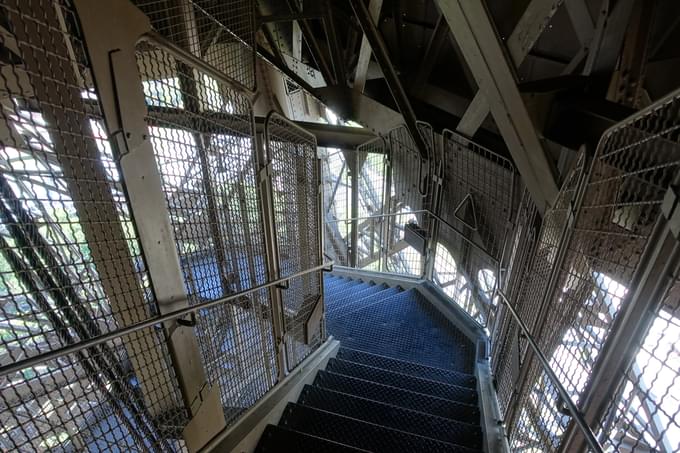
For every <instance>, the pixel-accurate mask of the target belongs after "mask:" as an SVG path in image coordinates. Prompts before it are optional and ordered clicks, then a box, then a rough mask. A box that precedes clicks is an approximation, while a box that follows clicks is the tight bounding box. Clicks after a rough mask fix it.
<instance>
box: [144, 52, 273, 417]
mask: <svg viewBox="0 0 680 453" xmlns="http://www.w3.org/2000/svg"><path fill="white" fill-rule="evenodd" d="M137 62H138V68H139V72H140V75H141V78H142V85H143V89H144V94H145V98H146V103H147V109H148V114H147V123H148V126H149V136H150V140H151V143H152V146H153V149H154V154H155V156H156V163H157V167H158V172H159V173H160V175H161V179H162V183H163V192H164V193H165V197H166V201H167V206H168V211H169V213H170V220H171V223H172V226H173V229H174V233H175V240H176V242H177V252H178V255H179V257H180V262H181V265H182V270H183V273H184V278H185V287H186V289H187V293H188V295H189V299H190V303H191V304H197V303H201V302H205V301H210V300H215V299H219V298H221V297H224V296H226V295H229V294H232V293H235V292H239V291H243V290H245V289H249V288H252V287H253V286H256V285H261V284H263V283H265V282H266V281H267V269H266V261H265V257H264V231H263V223H262V217H261V213H262V210H261V207H260V198H259V194H258V188H257V181H256V178H255V174H256V166H257V165H256V157H255V145H254V139H253V133H254V126H253V118H252V108H251V105H250V103H249V101H248V99H247V98H246V97H244V95H243V94H241V93H238V92H236V91H234V90H232V89H230V88H229V86H227V85H226V84H225V83H223V82H222V81H219V80H216V79H214V78H212V77H210V76H209V75H207V74H205V73H203V72H201V71H199V70H197V69H196V68H193V67H191V66H188V65H187V64H185V63H182V62H180V61H178V60H177V59H176V58H174V57H173V56H172V55H170V54H169V53H167V52H166V51H164V50H162V49H160V48H158V47H156V46H155V45H153V44H151V43H149V42H144V43H142V44H140V45H139V46H138V49H137ZM271 319H272V309H271V305H270V301H269V297H268V293H267V291H266V290H261V291H258V292H256V293H254V294H253V295H252V296H251V297H245V298H243V299H242V300H240V301H237V303H234V304H224V305H219V306H217V307H214V308H210V309H206V310H201V311H200V312H199V314H198V316H197V328H196V329H195V331H196V334H197V337H198V340H199V345H200V347H201V352H202V355H203V361H204V363H205V364H206V371H207V374H208V377H209V379H210V380H211V381H212V382H216V383H218V384H219V386H220V389H221V392H222V403H223V405H224V407H225V415H226V417H227V422H228V423H229V422H231V421H233V420H234V419H235V418H236V417H237V416H238V415H239V413H240V412H242V411H244V410H245V409H246V408H248V407H250V406H251V405H252V404H253V403H254V402H255V401H257V399H259V398H260V397H261V396H262V395H263V394H264V393H265V392H266V391H267V390H268V389H269V388H271V387H272V386H273V384H274V383H275V381H276V371H275V351H274V344H273V338H272V325H271Z"/></svg>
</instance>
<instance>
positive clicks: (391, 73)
mask: <svg viewBox="0 0 680 453" xmlns="http://www.w3.org/2000/svg"><path fill="white" fill-rule="evenodd" d="M350 4H351V6H352V9H353V10H354V15H355V16H356V17H357V19H358V20H359V25H361V29H362V30H363V31H364V35H366V39H368V42H369V43H370V45H371V49H372V50H373V55H374V56H375V59H376V60H377V61H378V64H379V65H380V69H382V72H383V74H384V75H385V81H386V82H387V86H388V87H389V89H390V92H391V93H392V97H393V98H394V101H395V103H396V104H397V108H398V109H399V111H400V112H401V114H402V115H403V116H404V122H405V124H406V127H407V128H408V130H409V133H410V134H411V137H412V138H413V141H414V142H415V144H416V148H418V151H419V152H420V155H421V156H422V157H423V158H424V159H427V158H428V152H427V146H426V145H425V141H424V140H423V138H422V137H421V135H420V132H419V131H418V125H417V118H416V114H415V112H414V111H413V107H412V106H411V102H410V101H409V99H408V96H407V95H406V91H404V87H403V86H402V85H401V81H400V80H399V76H398V75H397V72H396V70H395V69H394V66H393V65H392V62H391V61H390V57H389V52H388V50H387V46H386V45H385V42H384V41H383V39H382V36H380V32H379V31H378V29H377V28H376V26H375V23H374V22H373V20H372V19H371V13H370V12H369V10H368V8H367V7H366V5H365V4H364V2H363V1H362V0H350Z"/></svg>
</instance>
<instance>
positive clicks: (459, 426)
mask: <svg viewBox="0 0 680 453" xmlns="http://www.w3.org/2000/svg"><path fill="white" fill-rule="evenodd" d="M324 291H325V297H326V307H327V308H326V316H327V318H326V322H327V330H328V333H329V334H330V335H333V336H334V337H335V338H337V339H339V340H340V342H341V348H340V350H339V351H338V353H337V356H336V357H335V358H332V359H330V360H329V362H328V364H327V366H326V369H325V370H321V371H319V372H318V373H317V375H316V378H315V380H314V382H313V384H312V385H306V386H305V387H304V389H303V390H302V392H301V394H300V397H299V398H298V401H297V402H296V403H289V404H288V405H287V407H286V409H285V410H284V412H283V415H282V417H281V420H280V421H279V423H278V425H276V426H274V425H269V426H267V428H266V429H265V431H264V433H263V434H262V437H261V439H260V442H259V444H258V448H257V451H258V452H260V453H265V452H274V451H276V452H282V451H319V452H320V451H324V452H352V451H374V452H381V451H385V452H397V451H404V452H416V451H423V452H425V451H427V452H439V451H442V452H444V451H446V452H451V451H456V452H475V451H482V448H483V442H482V430H481V427H480V422H481V415H480V409H479V406H478V404H479V402H478V394H477V379H476V377H475V375H474V374H472V373H473V372H474V371H473V370H474V364H475V357H474V352H475V349H474V345H473V344H472V342H471V341H470V340H469V339H467V338H466V337H465V336H464V335H463V334H462V333H461V332H460V331H459V330H458V329H456V328H455V327H454V326H452V325H451V324H450V323H449V322H448V320H447V319H446V318H445V317H444V316H443V315H442V314H441V313H440V312H438V311H437V310H436V309H435V308H434V307H433V306H432V305H431V304H430V303H429V302H428V301H427V300H425V297H424V296H423V295H422V294H421V293H420V292H419V291H418V290H417V289H414V288H412V289H408V290H405V289H403V288H401V287H399V286H390V285H388V284H385V283H374V282H372V281H369V280H368V279H366V280H365V281H364V280H362V279H359V278H348V277H339V276H327V277H326V278H325V280H324Z"/></svg>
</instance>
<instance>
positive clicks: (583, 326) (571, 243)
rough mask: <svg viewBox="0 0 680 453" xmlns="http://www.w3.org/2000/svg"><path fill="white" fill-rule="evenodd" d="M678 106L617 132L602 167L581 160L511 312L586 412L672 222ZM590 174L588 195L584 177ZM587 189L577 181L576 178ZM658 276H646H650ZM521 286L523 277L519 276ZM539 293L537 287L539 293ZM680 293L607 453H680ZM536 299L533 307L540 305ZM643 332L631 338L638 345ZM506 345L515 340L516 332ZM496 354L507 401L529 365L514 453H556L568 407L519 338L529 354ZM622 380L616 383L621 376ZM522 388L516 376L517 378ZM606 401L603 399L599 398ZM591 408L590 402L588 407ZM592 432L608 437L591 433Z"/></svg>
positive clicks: (641, 354)
mask: <svg viewBox="0 0 680 453" xmlns="http://www.w3.org/2000/svg"><path fill="white" fill-rule="evenodd" d="M676 118H677V105H676V101H675V98H674V97H671V98H669V100H666V101H663V102H661V103H659V104H658V105H657V106H655V107H653V108H650V109H648V110H647V111H645V112H642V113H641V114H639V115H638V116H637V117H636V118H633V119H631V120H628V121H626V122H625V123H623V124H622V125H621V126H618V127H616V128H614V129H612V130H610V131H609V132H608V133H607V134H606V136H605V137H604V138H603V139H602V141H601V143H600V145H599V146H598V148H597V150H596V152H595V156H594V158H593V161H592V165H590V166H586V165H585V163H584V159H583V156H581V157H580V159H579V163H578V164H577V168H576V170H575V171H574V173H573V175H572V177H570V178H569V179H568V180H567V182H566V183H565V185H564V187H563V189H562V191H561V192H560V196H559V198H558V201H557V202H556V205H555V206H554V207H553V209H551V211H549V212H548V213H547V214H546V216H545V218H544V220H543V227H542V230H541V236H540V239H539V243H538V246H537V247H536V250H535V252H534V253H533V255H534V256H533V258H532V259H533V264H532V266H531V271H530V272H528V273H526V275H525V276H524V277H523V278H522V283H521V284H520V288H528V291H527V290H526V289H520V290H519V292H518V293H517V296H516V297H515V298H514V301H512V303H513V305H515V306H516V309H517V311H518V312H519V313H520V317H521V318H522V319H523V320H524V321H525V323H526V324H527V325H529V327H530V329H531V331H532V333H533V336H534V337H535V338H536V341H537V343H538V346H539V347H540V349H541V350H542V351H543V353H544V355H545V356H546V357H547V358H548V360H549V363H550V367H551V368H552V369H553V370H554V372H555V374H556V376H557V379H558V380H559V382H560V383H561V384H562V386H563V387H564V388H565V390H566V392H567V393H568V394H569V396H570V399H571V400H573V401H574V402H576V403H577V404H579V403H581V402H582V400H583V396H584V392H592V391H594V390H593V389H591V388H590V386H589V384H590V383H591V379H592V376H593V373H594V371H595V370H596V369H597V367H598V366H600V364H601V363H602V359H603V358H602V356H601V354H600V353H601V352H602V351H603V350H604V349H605V345H607V344H609V343H608V342H610V341H613V340H612V338H613V337H612V335H611V333H612V330H613V329H614V328H615V326H616V325H617V320H618V318H619V315H620V313H621V312H622V311H624V310H626V309H627V308H628V304H630V303H632V301H633V300H634V299H632V298H631V294H632V293H631V289H632V287H631V285H639V284H640V282H639V281H636V280H634V274H635V272H636V270H638V268H639V266H640V265H641V264H645V262H644V261H641V260H642V256H643V254H644V252H645V250H646V249H647V248H648V247H650V246H653V245H654V244H649V238H650V235H651V234H652V230H653V227H654V225H655V224H656V223H657V222H659V219H660V218H661V214H662V211H661V205H662V202H663V199H664V196H665V194H666V192H667V190H668V188H669V186H670V185H671V184H672V182H673V181H674V179H675V178H676V177H677V172H678V165H680V146H678V144H677V133H676V132H675V131H676V130H677V125H675V122H676ZM581 168H583V169H586V171H585V176H584V180H583V183H582V185H580V186H579V183H578V182H577V180H575V178H574V175H577V174H578V173H579V169H581ZM577 179H578V178H577ZM645 265H647V264H645ZM511 281H512V276H511ZM537 285H538V286H537ZM673 288H674V287H673V286H671V287H670V289H669V290H668V291H667V294H666V296H665V299H664V300H663V301H658V303H657V305H656V306H657V307H658V309H657V310H656V311H655V313H654V317H653V320H652V322H650V323H649V324H648V325H646V326H645V329H646V333H645V334H644V335H639V338H640V341H639V342H638V343H637V344H636V345H634V349H635V351H632V350H630V351H627V352H626V354H632V355H631V357H633V358H632V360H631V364H630V366H629V367H628V369H627V370H626V371H625V376H621V377H616V378H615V379H614V381H615V382H620V384H619V385H618V387H616V388H607V389H604V390H603V389H598V390H597V391H599V392H602V391H606V392H611V394H609V393H608V395H609V396H607V397H606V398H607V399H608V400H609V401H610V403H609V407H608V409H607V410H606V411H605V412H606V413H605V415H604V416H603V417H602V419H601V420H600V426H599V432H600V440H601V441H602V442H603V445H604V446H605V449H607V450H608V451H675V450H677V448H678V442H679V438H678V433H679V432H680V431H678V424H677V422H676V421H675V417H676V416H677V415H678V406H677V404H673V401H675V400H676V399H677V388H675V385H674V380H675V379H676V377H677V369H676V368H677V367H673V364H674V363H675V361H676V357H675V354H674V351H673V349H672V347H670V346H669V344H671V343H673V342H675V341H677V340H678V339H679V338H680V337H679V336H678V332H676V330H678V329H677V327H676V326H677V325H678V323H677V320H676V319H675V317H674V313H675V306H676V305H675V304H674V302H673V297H674V289H673ZM532 295H538V297H537V298H536V296H534V299H532ZM638 334H640V332H634V331H631V332H629V335H631V336H635V335H638ZM503 335H506V336H512V335H515V333H513V332H512V329H508V330H507V333H504V334H503ZM515 341H516V340H514V338H502V339H500V340H497V341H496V344H498V345H500V347H502V348H504V349H503V350H502V351H500V352H498V353H497V354H495V356H496V357H497V360H498V361H499V362H498V363H497V364H496V373H497V376H499V377H500V379H501V382H502V387H501V388H502V389H503V391H502V393H503V394H504V395H505V397H504V398H502V399H503V400H505V399H507V398H508V396H507V394H508V393H509V390H508V388H509V387H510V385H508V383H506V382H505V381H506V380H507V379H508V376H507V375H508V374H511V375H512V373H513V370H512V367H513V360H511V359H507V357H506V355H507V354H508V352H509V351H510V352H511V353H517V354H518V357H519V358H518V362H519V367H520V369H519V370H517V369H515V371H514V373H515V375H516V376H517V380H516V381H515V382H514V383H513V384H512V387H513V388H514V393H516V394H517V395H518V396H517V398H515V399H511V400H510V403H508V404H505V403H502V406H505V407H506V408H507V409H509V410H508V412H509V415H508V414H506V420H508V427H509V430H510V438H511V447H512V448H513V449H518V450H531V449H538V450H540V451H556V450H557V449H559V448H560V445H561V443H562V442H563V439H564V438H565V434H566V433H567V430H568V429H569V426H570V424H572V423H573V420H572V417H571V415H570V413H569V411H567V410H566V408H565V403H564V400H563V399H562V398H561V397H560V396H559V393H558V391H557V388H556V387H555V385H554V383H553V382H551V381H550V379H549V378H548V375H547V374H546V372H545V371H544V370H543V368H542V367H541V365H540V364H539V363H537V362H536V361H535V360H532V359H533V357H532V356H531V355H528V354H527V352H526V351H527V346H526V344H524V341H523V340H522V339H521V337H520V338H519V340H517V341H518V342H519V347H518V348H517V349H518V350H517V351H516V352H515V351H513V350H512V349H511V348H509V347H507V346H503V345H507V344H508V343H510V344H513V343H514V342H515ZM611 372H614V371H613V370H612V371H611ZM513 377H514V376H513ZM599 399H601V396H600V397H599ZM587 401H589V400H587ZM592 428H593V431H598V430H597V429H595V428H596V426H592Z"/></svg>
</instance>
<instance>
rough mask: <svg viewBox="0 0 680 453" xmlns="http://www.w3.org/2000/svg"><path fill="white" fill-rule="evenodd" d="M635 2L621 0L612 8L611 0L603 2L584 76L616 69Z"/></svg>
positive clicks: (632, 0)
mask: <svg viewBox="0 0 680 453" xmlns="http://www.w3.org/2000/svg"><path fill="white" fill-rule="evenodd" d="M633 2H634V0H619V1H618V2H616V4H615V5H614V7H613V8H612V6H611V3H612V2H611V0H603V1H602V6H601V7H600V16H599V18H598V21H597V26H596V28H595V32H594V35H593V45H592V46H591V49H590V51H589V52H588V58H587V59H586V63H585V67H584V70H583V74H585V75H590V74H599V73H602V72H605V71H611V70H613V69H614V67H615V66H616V61H617V59H618V58H619V53H620V50H621V46H622V45H623V39H624V37H625V35H626V27H627V25H628V20H629V19H630V14H631V12H632V10H633Z"/></svg>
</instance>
